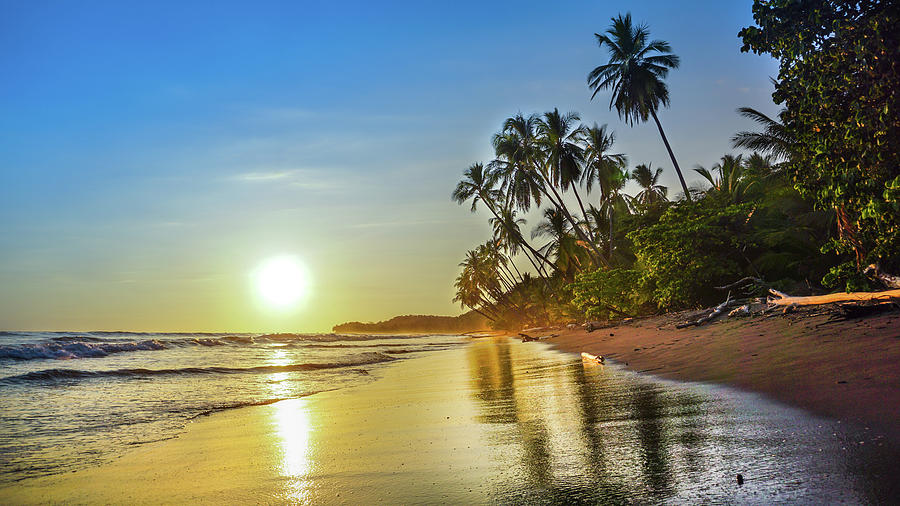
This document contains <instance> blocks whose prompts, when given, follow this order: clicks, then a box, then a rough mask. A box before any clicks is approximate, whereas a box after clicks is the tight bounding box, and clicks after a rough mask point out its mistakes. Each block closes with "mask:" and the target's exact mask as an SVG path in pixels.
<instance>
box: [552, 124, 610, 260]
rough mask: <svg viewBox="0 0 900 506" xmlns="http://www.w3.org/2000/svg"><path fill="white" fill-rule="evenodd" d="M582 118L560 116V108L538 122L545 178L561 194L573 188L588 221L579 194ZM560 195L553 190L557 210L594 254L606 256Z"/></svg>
mask: <svg viewBox="0 0 900 506" xmlns="http://www.w3.org/2000/svg"><path fill="white" fill-rule="evenodd" d="M579 119H581V118H579V116H578V114H577V113H574V112H570V113H567V114H560V112H559V109H556V108H554V109H553V110H552V111H550V112H547V113H544V116H543V117H542V118H541V119H539V120H538V122H537V145H538V147H539V148H540V150H541V153H542V154H543V157H544V158H543V159H544V163H545V169H546V171H545V173H546V178H547V182H548V183H549V184H550V188H551V190H553V189H554V188H559V189H560V193H562V192H565V191H567V190H569V189H570V188H571V189H572V192H573V193H574V194H575V199H576V200H577V201H578V207H579V208H580V209H581V216H582V219H583V220H584V221H587V213H586V211H585V208H584V202H583V201H582V200H581V195H580V194H579V193H578V183H579V181H580V180H581V179H582V165H583V163H584V149H583V148H582V147H581V144H582V141H583V137H584V133H585V132H584V128H583V127H582V126H575V122H576V121H578V120H579ZM560 193H556V192H555V191H554V195H555V196H556V198H557V207H558V208H559V210H560V211H561V212H562V213H563V214H562V215H563V217H564V218H565V219H567V220H568V221H569V223H570V224H571V225H572V229H573V230H574V231H575V233H576V234H578V236H579V237H581V239H582V240H583V241H585V242H586V243H587V244H589V245H590V247H591V249H593V250H594V252H595V254H596V255H597V256H598V257H602V256H603V254H602V253H601V252H600V250H599V249H597V245H596V240H595V238H594V237H593V234H592V233H591V231H590V229H587V234H585V231H584V230H583V229H582V228H581V227H580V226H579V224H578V223H577V222H576V220H575V219H574V218H573V217H572V213H570V212H569V210H568V209H567V208H566V207H565V203H564V202H563V201H562V196H561V195H560Z"/></svg>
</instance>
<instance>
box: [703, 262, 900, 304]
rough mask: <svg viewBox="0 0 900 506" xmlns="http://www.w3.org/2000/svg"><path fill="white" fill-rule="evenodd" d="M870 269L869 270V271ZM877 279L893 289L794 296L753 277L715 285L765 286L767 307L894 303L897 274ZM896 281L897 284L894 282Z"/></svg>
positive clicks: (899, 289) (898, 292)
mask: <svg viewBox="0 0 900 506" xmlns="http://www.w3.org/2000/svg"><path fill="white" fill-rule="evenodd" d="M870 269H871V271H870ZM867 271H869V272H876V271H877V266H875V265H874V264H873V265H870V266H869V268H868V269H867ZM876 277H877V279H878V280H879V281H881V282H882V283H884V284H885V285H887V286H890V287H892V288H894V289H893V290H885V291H882V292H850V293H843V292H838V293H830V294H827V295H808V296H794V295H788V294H786V293H784V292H780V291H778V290H776V289H774V288H772V287H771V286H770V285H769V284H768V283H766V282H765V281H763V280H762V279H760V278H754V277H746V278H742V279H740V280H738V281H735V282H734V283H732V284H730V285H726V286H717V287H716V289H717V290H730V289H732V288H737V287H740V286H745V285H748V284H756V285H758V286H759V287H761V288H765V289H766V291H768V293H769V295H771V296H772V297H767V298H766V303H767V304H768V305H769V307H770V308H771V307H773V306H774V307H777V306H785V307H790V306H795V308H794V309H796V306H817V305H820V304H832V303H837V302H856V303H865V302H878V303H896V302H898V301H900V278H898V277H897V276H891V275H889V274H883V273H881V274H877V275H876ZM895 283H898V285H897V286H895V285H894V284H895ZM791 311H793V309H788V310H786V312H791Z"/></svg>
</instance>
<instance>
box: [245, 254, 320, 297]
mask: <svg viewBox="0 0 900 506" xmlns="http://www.w3.org/2000/svg"><path fill="white" fill-rule="evenodd" d="M254 278H255V283H256V290H257V292H258V294H259V296H260V297H261V298H262V300H263V301H264V302H265V303H266V304H267V305H269V306H271V307H275V308H279V309H287V308H290V307H293V306H295V305H296V304H297V303H299V302H300V301H301V300H302V299H303V298H304V297H305V296H306V295H307V294H308V289H309V275H308V274H307V271H306V267H305V266H304V265H303V263H301V262H300V260H298V259H297V258H295V257H291V256H281V257H275V258H270V259H268V260H266V261H265V262H263V263H262V265H260V266H259V268H258V269H257V270H256V273H255V276H254Z"/></svg>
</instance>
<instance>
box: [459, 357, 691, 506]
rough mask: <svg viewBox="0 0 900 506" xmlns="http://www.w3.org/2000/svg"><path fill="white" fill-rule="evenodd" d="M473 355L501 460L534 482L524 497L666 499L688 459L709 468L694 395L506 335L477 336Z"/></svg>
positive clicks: (480, 400) (483, 416)
mask: <svg viewBox="0 0 900 506" xmlns="http://www.w3.org/2000/svg"><path fill="white" fill-rule="evenodd" d="M468 354H469V356H468V359H469V365H470V374H471V385H472V390H471V392H472V397H473V400H474V401H475V404H476V412H477V419H478V420H479V421H480V422H482V423H485V424H491V425H494V426H496V427H495V429H494V430H492V431H491V434H492V436H491V437H490V444H491V445H494V446H498V447H501V449H502V451H500V452H498V455H500V457H498V458H501V459H504V462H503V463H502V464H503V465H504V466H505V467H507V468H512V469H511V470H512V471H515V470H516V468H520V469H519V470H520V471H521V476H522V477H523V478H524V479H525V480H527V481H528V483H527V486H523V487H518V488H519V490H520V492H518V493H519V494H521V493H526V494H530V495H529V496H528V497H522V499H525V500H528V499H541V500H551V501H558V500H564V501H567V502H568V501H576V502H577V501H597V500H601V501H604V502H610V501H612V502H616V501H620V500H621V501H625V500H627V499H628V498H632V499H633V498H635V497H647V498H653V497H656V498H661V497H667V496H671V495H672V494H673V493H674V492H675V488H676V484H677V480H676V478H677V476H678V475H679V473H681V472H682V471H683V469H681V467H680V466H681V465H684V467H686V468H687V471H688V472H691V471H690V470H691V469H692V468H693V469H696V468H698V466H702V465H703V462H702V459H703V456H702V453H701V452H700V451H697V450H692V448H691V446H699V445H700V444H701V443H702V442H703V434H702V431H703V427H704V424H703V421H702V420H703V416H704V411H703V408H702V406H701V404H702V402H703V400H702V399H699V398H697V397H696V396H692V395H691V394H688V393H684V392H679V391H677V390H674V391H672V390H668V389H665V388H663V387H660V386H659V385H658V384H656V383H651V382H646V381H639V380H636V379H635V378H633V377H629V378H623V376H624V374H622V373H609V372H608V371H607V370H605V369H604V368H603V366H590V365H589V364H582V363H579V362H577V361H573V360H572V359H571V358H570V357H569V356H567V355H562V354H560V355H558V358H556V359H555V360H554V359H550V360H549V361H548V355H547V353H546V351H545V350H538V349H537V348H535V347H534V346H533V345H528V346H519V345H517V344H515V343H513V342H512V341H510V340H507V339H498V340H495V341H483V342H479V343H476V344H474V345H473V346H470V347H469V348H468ZM520 485H521V484H520ZM521 490H529V491H530V492H521ZM498 493H499V492H498ZM503 493H508V491H504V492H503ZM518 497H521V496H518Z"/></svg>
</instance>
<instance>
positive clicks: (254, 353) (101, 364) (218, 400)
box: [0, 332, 462, 484]
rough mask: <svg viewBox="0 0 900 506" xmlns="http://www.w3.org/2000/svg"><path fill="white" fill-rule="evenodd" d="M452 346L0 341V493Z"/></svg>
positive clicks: (329, 339)
mask: <svg viewBox="0 0 900 506" xmlns="http://www.w3.org/2000/svg"><path fill="white" fill-rule="evenodd" d="M461 343H462V341H461V338H460V337H458V336H366V335H340V334H278V335H259V334H171V333H169V334H159V333H133V332H86V333H85V332H81V333H75V332H2V333H0V484H2V483H9V482H14V481H17V480H22V479H25V478H30V477H36V476H43V475H47V474H53V473H60V472H68V471H72V470H77V469H81V468H84V467H86V466H90V465H96V464H99V463H102V462H106V461H109V460H110V459H112V458H114V457H116V456H118V455H121V454H122V453H123V452H125V451H127V450H129V449H131V448H134V447H135V446H138V445H142V444H144V443H147V442H152V441H159V440H165V439H169V438H172V437H175V436H176V435H178V434H179V433H180V432H181V431H182V430H183V428H184V426H185V424H186V423H188V422H189V421H190V420H192V419H194V418H196V417H197V416H200V415H204V414H209V413H211V412H214V411H220V410H223V409H229V408H236V407H241V406H248V405H256V404H268V403H272V402H275V401H278V400H281V399H291V398H298V397H303V396H306V395H310V394H314V393H316V392H321V391H327V390H333V389H338V388H343V387H346V386H350V385H357V384H361V383H365V382H367V381H371V379H372V378H371V377H370V375H369V372H370V371H375V370H377V368H378V367H381V366H383V365H384V364H387V363H390V362H395V361H397V360H402V359H404V358H410V357H414V356H416V355H417V354H421V353H422V352H424V351H428V350H440V349H446V348H448V347H453V346H458V345H459V344H461Z"/></svg>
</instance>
